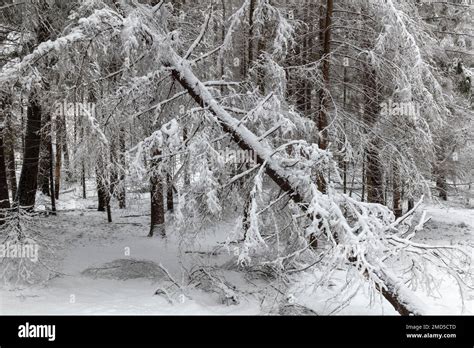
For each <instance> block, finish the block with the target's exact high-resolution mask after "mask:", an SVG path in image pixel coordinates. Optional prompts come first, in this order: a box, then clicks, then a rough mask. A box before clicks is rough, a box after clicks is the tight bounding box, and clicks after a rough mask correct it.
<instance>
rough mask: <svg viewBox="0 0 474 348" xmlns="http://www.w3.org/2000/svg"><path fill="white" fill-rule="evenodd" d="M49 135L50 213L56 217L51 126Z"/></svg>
mask: <svg viewBox="0 0 474 348" xmlns="http://www.w3.org/2000/svg"><path fill="white" fill-rule="evenodd" d="M48 128H49V129H48V130H49V134H48V155H49V187H50V188H51V192H50V193H51V212H52V214H53V215H56V191H55V185H54V172H53V165H54V152H53V142H52V138H53V134H52V129H53V127H52V125H51V124H50V126H49V127H48Z"/></svg>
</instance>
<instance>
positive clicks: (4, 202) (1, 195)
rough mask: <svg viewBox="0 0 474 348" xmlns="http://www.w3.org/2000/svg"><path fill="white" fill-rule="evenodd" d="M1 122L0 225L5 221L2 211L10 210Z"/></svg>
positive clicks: (0, 121)
mask: <svg viewBox="0 0 474 348" xmlns="http://www.w3.org/2000/svg"><path fill="white" fill-rule="evenodd" d="M2 124H3V120H0V225H2V224H3V223H4V222H5V221H4V220H3V219H4V217H5V213H4V212H3V211H2V210H3V209H9V208H10V197H9V196H8V182H7V170H6V166H5V156H4V146H3V127H1V125H2Z"/></svg>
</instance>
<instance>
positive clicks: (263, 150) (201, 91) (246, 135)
mask: <svg viewBox="0 0 474 348" xmlns="http://www.w3.org/2000/svg"><path fill="white" fill-rule="evenodd" d="M166 51H167V54H166V55H164V56H163V57H162V61H163V64H164V65H165V66H166V67H168V68H169V69H170V70H171V73H172V76H173V78H174V79H175V80H176V81H178V82H179V83H180V84H181V85H182V86H183V88H184V89H186V90H187V91H188V93H189V95H190V96H191V97H192V98H193V99H194V100H195V101H196V103H197V104H199V105H200V106H201V107H205V108H207V109H208V110H209V111H210V112H211V113H212V114H213V115H214V116H215V118H216V121H217V122H218V123H219V124H220V125H221V127H222V129H223V131H224V132H226V133H228V134H230V135H231V137H232V139H233V140H234V141H235V143H237V145H238V146H239V147H240V148H241V149H242V150H246V151H253V153H255V157H256V160H257V163H258V164H260V165H263V166H264V167H265V172H266V174H267V175H268V176H269V177H270V178H271V179H272V180H273V181H274V182H275V183H276V184H277V185H278V186H279V187H280V188H281V190H282V191H284V192H286V193H287V194H288V196H289V197H290V198H291V199H292V200H293V201H294V202H295V203H297V204H298V205H299V206H300V207H301V209H303V210H307V209H309V206H310V203H309V202H311V195H310V194H311V191H310V190H309V188H308V187H307V185H306V186H305V185H304V184H303V183H301V182H298V179H297V178H295V177H294V176H293V175H292V173H291V171H289V170H286V169H284V168H283V167H282V166H281V164H280V163H279V162H278V160H277V159H275V158H274V157H273V155H274V153H275V151H274V150H273V149H272V148H270V147H269V146H267V145H265V144H263V143H262V142H261V141H259V139H260V138H259V137H258V136H256V135H255V134H254V133H252V132H251V131H250V130H249V129H248V128H247V127H245V125H243V124H242V123H241V122H239V120H237V119H235V118H234V117H232V116H231V115H230V114H229V113H228V112H227V111H225V109H224V108H223V107H221V106H220V105H219V104H218V102H217V101H216V100H215V99H214V98H213V96H212V95H211V93H210V92H209V90H208V89H207V88H206V86H204V84H203V83H202V82H201V81H200V80H199V79H198V78H197V77H196V76H195V75H194V73H193V72H192V70H191V68H190V67H189V65H188V63H187V62H186V61H185V60H183V59H182V58H181V57H179V56H178V55H177V54H176V53H175V52H174V51H173V50H172V48H171V47H167V48H166ZM334 239H336V240H337V238H334ZM367 258H370V257H369V256H367ZM348 261H349V262H351V263H352V264H357V261H358V260H357V259H354V258H348ZM379 266H383V265H379ZM383 268H384V267H382V268H381V269H383ZM376 277H377V278H378V280H379V282H378V283H377V286H376V289H377V290H378V291H380V292H381V294H382V295H383V296H384V297H385V299H387V301H388V302H389V303H390V304H392V306H393V307H394V308H395V310H397V311H398V312H399V313H400V314H401V315H422V314H424V311H423V310H422V309H421V306H419V305H418V303H419V302H418V301H419V300H418V299H417V298H416V296H415V295H414V294H412V293H411V291H410V290H409V289H408V288H407V287H406V286H405V285H404V284H403V283H402V282H399V281H397V279H396V278H395V277H394V276H393V275H391V274H388V272H387V271H386V270H383V271H378V272H377V274H376Z"/></svg>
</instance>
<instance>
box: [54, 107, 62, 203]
mask: <svg viewBox="0 0 474 348" xmlns="http://www.w3.org/2000/svg"><path fill="white" fill-rule="evenodd" d="M62 148H63V121H62V117H61V116H58V118H57V119H56V158H55V161H54V192H55V194H56V199H59V190H60V186H61V166H62V152H63V151H62Z"/></svg>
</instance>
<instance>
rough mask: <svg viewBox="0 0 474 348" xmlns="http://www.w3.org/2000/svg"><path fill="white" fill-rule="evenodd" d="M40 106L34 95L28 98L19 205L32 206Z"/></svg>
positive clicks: (39, 126) (34, 190)
mask: <svg viewBox="0 0 474 348" xmlns="http://www.w3.org/2000/svg"><path fill="white" fill-rule="evenodd" d="M40 130H41V107H40V105H39V101H38V100H37V98H36V97H31V98H30V104H29V105H28V109H27V120H26V134H25V150H24V155H23V166H22V168H21V175H20V182H19V185H18V192H17V197H16V199H15V201H16V202H18V204H19V205H20V206H21V207H27V208H30V209H33V208H34V205H35V201H36V190H37V185H38V164H39V154H40V145H41V134H40Z"/></svg>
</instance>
